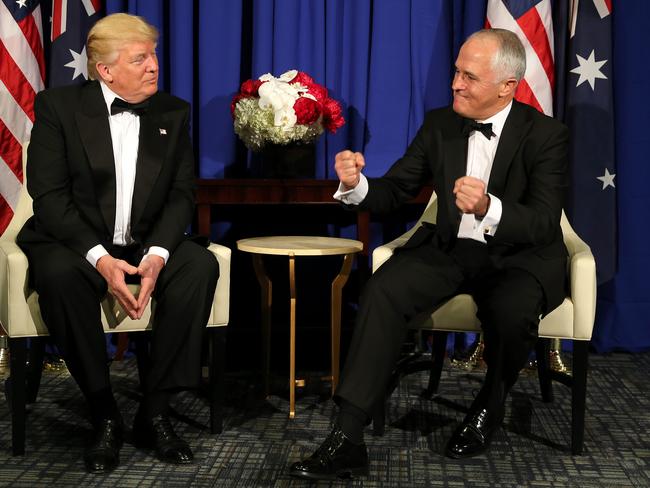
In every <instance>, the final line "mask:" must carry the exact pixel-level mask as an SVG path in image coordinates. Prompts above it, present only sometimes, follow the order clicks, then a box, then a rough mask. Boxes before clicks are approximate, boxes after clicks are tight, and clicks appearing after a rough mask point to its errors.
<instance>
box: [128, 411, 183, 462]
mask: <svg viewBox="0 0 650 488" xmlns="http://www.w3.org/2000/svg"><path fill="white" fill-rule="evenodd" d="M133 440H134V443H135V444H136V445H137V446H138V447H147V448H153V449H155V451H156V455H157V456H158V459H160V460H161V461H164V462H166V463H172V464H190V463H191V462H192V461H193V460H194V455H193V454H192V450H191V449H190V446H189V444H188V443H187V442H185V441H184V440H183V439H181V438H180V437H178V435H176V432H174V429H173V428H172V423H171V421H170V420H169V416H167V415H163V414H159V415H156V416H155V417H153V418H150V419H145V418H144V416H143V415H140V414H138V415H136V417H135V422H133Z"/></svg>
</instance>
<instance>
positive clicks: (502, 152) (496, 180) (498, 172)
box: [488, 100, 532, 195]
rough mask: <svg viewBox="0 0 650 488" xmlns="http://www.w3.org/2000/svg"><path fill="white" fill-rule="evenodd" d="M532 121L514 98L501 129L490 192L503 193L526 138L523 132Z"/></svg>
mask: <svg viewBox="0 0 650 488" xmlns="http://www.w3.org/2000/svg"><path fill="white" fill-rule="evenodd" d="M531 123H532V122H530V121H527V120H526V118H525V113H524V110H522V107H521V105H520V104H519V103H518V102H517V101H514V100H513V102H512V108H511V109H510V113H509V114H508V118H507V119H506V123H505V125H504V126H503V131H501V140H500V141H499V145H498V147H497V152H496V154H495V155H494V162H493V163H492V171H491V172H490V180H489V181H488V193H492V194H493V195H503V191H504V189H505V185H506V178H507V176H508V170H509V169H510V165H511V164H512V160H513V158H514V155H515V153H516V151H517V149H518V148H519V146H520V144H521V143H522V141H523V139H524V138H523V137H522V134H525V133H526V132H528V131H529V130H530V125H531Z"/></svg>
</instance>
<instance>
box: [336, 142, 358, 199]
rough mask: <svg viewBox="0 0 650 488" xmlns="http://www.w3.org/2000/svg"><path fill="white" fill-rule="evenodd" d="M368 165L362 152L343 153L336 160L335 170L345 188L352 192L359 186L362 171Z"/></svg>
mask: <svg viewBox="0 0 650 488" xmlns="http://www.w3.org/2000/svg"><path fill="white" fill-rule="evenodd" d="M365 165H366V162H365V160H364V159H363V154H361V153H360V152H352V151H347V150H346V151H341V152H340V153H338V154H337V155H336V157H335V158H334V170H335V171H336V174H337V176H338V177H339V180H340V181H341V184H342V185H343V188H344V189H345V190H346V191H347V190H352V189H353V188H354V187H355V186H357V185H358V184H359V179H360V175H361V170H362V169H363V167H364V166H365Z"/></svg>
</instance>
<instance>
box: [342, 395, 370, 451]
mask: <svg viewBox="0 0 650 488" xmlns="http://www.w3.org/2000/svg"><path fill="white" fill-rule="evenodd" d="M336 423H337V424H338V426H339V427H340V428H341V430H342V431H343V433H344V434H345V436H346V437H347V438H348V439H350V441H351V442H352V443H354V444H361V443H362V442H363V429H364V428H365V426H366V424H367V423H368V414H366V412H364V411H363V410H361V409H360V408H359V407H357V406H356V405H353V404H351V403H350V402H348V401H346V400H341V409H340V410H339V415H338V418H337V419H336Z"/></svg>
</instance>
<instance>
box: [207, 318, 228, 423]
mask: <svg viewBox="0 0 650 488" xmlns="http://www.w3.org/2000/svg"><path fill="white" fill-rule="evenodd" d="M208 334H209V336H210V359H209V363H210V373H209V374H210V379H209V381H210V395H209V398H210V432H212V433H213V434H220V433H221V432H222V430H223V403H224V392H225V378H224V376H225V375H224V373H225V364H226V328H225V327H210V328H208Z"/></svg>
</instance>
